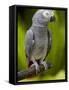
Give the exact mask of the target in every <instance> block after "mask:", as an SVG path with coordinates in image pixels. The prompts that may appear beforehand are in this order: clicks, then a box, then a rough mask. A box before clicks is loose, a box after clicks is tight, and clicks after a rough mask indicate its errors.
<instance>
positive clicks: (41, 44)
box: [25, 9, 55, 74]
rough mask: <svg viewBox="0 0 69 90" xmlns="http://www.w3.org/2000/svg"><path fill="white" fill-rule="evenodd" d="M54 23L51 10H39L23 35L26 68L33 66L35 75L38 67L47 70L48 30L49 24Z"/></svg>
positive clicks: (49, 38) (49, 46)
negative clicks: (42, 66)
mask: <svg viewBox="0 0 69 90" xmlns="http://www.w3.org/2000/svg"><path fill="white" fill-rule="evenodd" d="M52 21H55V16H54V13H53V11H52V10H46V9H40V10H38V11H36V13H35V14H34V15H33V18H32V25H31V27H30V28H29V30H27V32H26V35H25V50H26V56H27V62H28V66H29V68H30V67H33V66H35V69H36V74H37V73H39V71H40V69H39V65H40V64H42V65H44V68H45V70H46V69H47V67H48V66H47V63H46V62H45V58H46V57H47V55H48V54H49V51H50V49H51V45H52V37H51V32H50V30H49V29H48V24H49V22H52Z"/></svg>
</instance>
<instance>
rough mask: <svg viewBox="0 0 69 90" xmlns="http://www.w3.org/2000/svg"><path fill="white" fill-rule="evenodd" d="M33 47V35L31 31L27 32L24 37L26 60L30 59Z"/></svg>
mask: <svg viewBox="0 0 69 90" xmlns="http://www.w3.org/2000/svg"><path fill="white" fill-rule="evenodd" d="M33 45H34V34H33V32H32V30H28V31H27V33H26V35H25V50H26V56H27V57H28V58H30V55H31V51H32V48H33Z"/></svg>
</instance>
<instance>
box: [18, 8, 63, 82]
mask: <svg viewBox="0 0 69 90" xmlns="http://www.w3.org/2000/svg"><path fill="white" fill-rule="evenodd" d="M36 10H37V9H29V8H23V9H22V8H21V9H19V10H18V71H20V70H26V69H27V61H26V55H25V47H24V39H25V33H26V31H27V30H28V29H29V28H30V26H31V24H32V16H33V14H34V13H35V11H36ZM54 13H55V16H56V22H55V23H50V24H49V29H50V31H51V32H52V48H51V51H50V53H49V55H48V56H47V58H46V60H47V62H50V63H52V64H53V68H51V69H50V70H48V71H47V73H44V74H43V75H38V76H35V77H33V78H31V81H33V80H39V81H40V80H57V79H65V11H63V10H54ZM21 81H30V79H29V80H28V79H25V80H21Z"/></svg>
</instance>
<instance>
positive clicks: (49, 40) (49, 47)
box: [46, 30, 52, 56]
mask: <svg viewBox="0 0 69 90" xmlns="http://www.w3.org/2000/svg"><path fill="white" fill-rule="evenodd" d="M51 46H52V34H51V32H50V30H48V50H47V54H46V56H47V55H48V53H49V52H50V49H51Z"/></svg>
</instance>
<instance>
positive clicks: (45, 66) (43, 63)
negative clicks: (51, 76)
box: [40, 61, 48, 71]
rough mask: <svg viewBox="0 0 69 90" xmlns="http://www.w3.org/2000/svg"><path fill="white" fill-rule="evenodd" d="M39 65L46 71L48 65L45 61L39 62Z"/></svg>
mask: <svg viewBox="0 0 69 90" xmlns="http://www.w3.org/2000/svg"><path fill="white" fill-rule="evenodd" d="M40 64H42V65H43V66H44V69H45V71H46V70H47V69H48V65H47V63H46V62H45V61H41V62H40Z"/></svg>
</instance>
